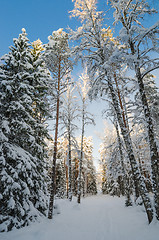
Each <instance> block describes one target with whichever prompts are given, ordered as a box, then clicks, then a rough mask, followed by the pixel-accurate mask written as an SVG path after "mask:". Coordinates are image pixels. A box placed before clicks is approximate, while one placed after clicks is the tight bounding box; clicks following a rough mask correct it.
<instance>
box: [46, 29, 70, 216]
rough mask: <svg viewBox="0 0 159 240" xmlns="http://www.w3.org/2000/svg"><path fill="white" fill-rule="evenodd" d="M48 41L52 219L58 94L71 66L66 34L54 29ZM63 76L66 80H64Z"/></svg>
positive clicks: (60, 92)
mask: <svg viewBox="0 0 159 240" xmlns="http://www.w3.org/2000/svg"><path fill="white" fill-rule="evenodd" d="M48 39H49V42H48V44H46V45H45V53H44V59H45V63H46V65H47V67H48V69H49V70H50V72H51V73H52V80H53V81H52V84H53V86H54V89H55V99H56V101H55V103H56V110H55V112H56V120H55V121H56V123H55V137H54V155H53V162H52V177H51V178H52V183H51V191H50V201H49V212H48V218H49V219H52V216H53V204H54V196H55V191H56V174H55V173H56V158H57V139H58V128H59V110H60V96H61V94H62V93H63V92H64V91H65V87H66V86H67V83H68V81H67V77H68V74H69V72H70V70H71V68H72V63H71V61H70V59H69V58H70V48H69V46H68V34H67V33H66V32H64V31H63V29H59V30H57V31H54V32H53V33H52V35H51V36H49V37H48ZM64 77H65V78H66V81H64Z"/></svg>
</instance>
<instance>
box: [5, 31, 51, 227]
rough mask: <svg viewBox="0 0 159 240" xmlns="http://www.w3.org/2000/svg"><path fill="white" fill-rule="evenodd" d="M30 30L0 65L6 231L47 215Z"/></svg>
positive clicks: (21, 35) (42, 149)
mask: <svg viewBox="0 0 159 240" xmlns="http://www.w3.org/2000/svg"><path fill="white" fill-rule="evenodd" d="M26 35H27V34H26V31H25V29H22V33H21V34H20V35H19V37H18V39H17V38H15V39H13V41H14V46H12V47H11V48H10V50H11V51H10V52H9V54H6V55H5V56H4V57H2V60H3V62H4V64H2V65H1V67H0V89H1V91H0V129H1V130H0V142H1V145H0V182H1V194H0V229H1V231H9V230H11V229H12V228H14V227H15V228H20V227H22V226H26V225H28V224H29V223H30V222H31V221H35V219H37V218H38V217H39V216H43V215H45V214H46V210H47V197H46V195H47V186H46V181H45V179H46V177H45V176H46V172H45V167H46V166H45V161H44V148H43V146H42V145H41V141H39V140H37V137H36V129H37V128H38V123H37V120H36V119H35V118H34V112H35V111H34V109H33V102H34V97H33V96H34V91H35V89H34V86H33V85H32V82H33V75H32V72H33V65H32V64H31V62H32V56H31V52H30V46H29V43H28V38H27V36H26Z"/></svg>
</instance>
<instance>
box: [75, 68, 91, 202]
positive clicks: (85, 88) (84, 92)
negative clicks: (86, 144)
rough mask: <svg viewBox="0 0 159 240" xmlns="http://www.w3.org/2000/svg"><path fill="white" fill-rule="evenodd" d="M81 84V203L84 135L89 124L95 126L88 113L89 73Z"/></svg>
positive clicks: (79, 191)
mask: <svg viewBox="0 0 159 240" xmlns="http://www.w3.org/2000/svg"><path fill="white" fill-rule="evenodd" d="M80 80H81V82H79V84H78V86H79V94H80V97H81V100H82V107H81V118H82V129H81V130H82V134H81V147H80V148H81V149H80V162H79V173H78V197H77V202H78V203H80V202H81V175H82V162H83V141H84V133H85V127H86V125H87V124H95V122H94V119H93V116H92V114H91V113H89V112H88V111H87V105H88V92H89V89H90V86H89V77H88V75H87V71H86V72H85V73H83V74H82V75H81V76H80Z"/></svg>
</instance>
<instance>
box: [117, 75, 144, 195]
mask: <svg viewBox="0 0 159 240" xmlns="http://www.w3.org/2000/svg"><path fill="white" fill-rule="evenodd" d="M114 80H115V84H116V89H117V94H118V99H119V105H120V109H121V114H122V118H123V123H124V128H125V129H127V132H128V134H129V125H128V122H127V121H126V116H125V111H124V107H123V103H122V98H121V94H120V90H119V86H118V81H117V77H116V73H115V71H114ZM119 138H120V136H119ZM129 138H130V134H129ZM118 140H119V139H118ZM125 179H127V177H126V178H125ZM134 183H135V197H136V199H137V198H138V197H139V196H140V194H139V188H138V186H137V183H136V181H135V180H134Z"/></svg>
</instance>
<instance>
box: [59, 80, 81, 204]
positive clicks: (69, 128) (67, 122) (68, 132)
mask: <svg viewBox="0 0 159 240" xmlns="http://www.w3.org/2000/svg"><path fill="white" fill-rule="evenodd" d="M74 90H75V88H74V87H73V86H72V84H68V85H67V88H66V92H65V94H63V96H62V102H63V106H62V113H61V120H62V122H61V123H62V125H63V127H62V128H64V129H65V130H64V136H65V138H66V139H67V140H68V150H67V151H68V170H69V171H68V175H69V186H68V187H69V188H68V198H69V200H70V201H71V200H72V157H71V155H72V144H73V139H74V132H75V130H77V125H76V124H75V120H76V121H77V119H78V117H79V114H78V106H77V104H76V96H75V95H74Z"/></svg>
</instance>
